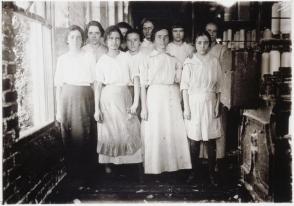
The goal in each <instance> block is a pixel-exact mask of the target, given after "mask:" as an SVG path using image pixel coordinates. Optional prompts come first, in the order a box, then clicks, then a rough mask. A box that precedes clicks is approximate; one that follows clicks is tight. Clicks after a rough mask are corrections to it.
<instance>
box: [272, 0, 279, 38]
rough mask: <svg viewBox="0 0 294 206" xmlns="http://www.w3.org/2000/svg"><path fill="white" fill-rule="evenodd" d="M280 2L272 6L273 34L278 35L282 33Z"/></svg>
mask: <svg viewBox="0 0 294 206" xmlns="http://www.w3.org/2000/svg"><path fill="white" fill-rule="evenodd" d="M280 16H281V13H280V4H279V3H274V4H273V6H272V22H271V31H272V33H273V35H278V34H279V33H280Z"/></svg>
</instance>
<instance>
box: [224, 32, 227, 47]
mask: <svg viewBox="0 0 294 206" xmlns="http://www.w3.org/2000/svg"><path fill="white" fill-rule="evenodd" d="M227 43H228V32H227V31H224V32H223V45H227Z"/></svg>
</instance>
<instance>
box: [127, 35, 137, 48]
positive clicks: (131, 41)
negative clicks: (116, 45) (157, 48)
mask: <svg viewBox="0 0 294 206" xmlns="http://www.w3.org/2000/svg"><path fill="white" fill-rule="evenodd" d="M127 46H128V49H129V50H130V51H132V52H135V51H138V49H139V47H140V36H139V35H138V34H137V33H129V34H128V36H127Z"/></svg>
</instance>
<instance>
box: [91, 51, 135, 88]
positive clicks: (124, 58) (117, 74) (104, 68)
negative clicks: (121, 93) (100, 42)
mask: <svg viewBox="0 0 294 206" xmlns="http://www.w3.org/2000/svg"><path fill="white" fill-rule="evenodd" d="M95 71H96V80H97V81H98V82H101V83H103V84H115V85H121V86H127V85H129V84H130V83H131V82H132V79H133V77H134V76H136V75H139V74H135V73H132V72H131V70H130V66H129V58H128V55H127V54H126V53H125V52H122V51H120V52H119V54H118V55H117V56H115V57H110V56H108V55H107V54H104V55H102V56H101V57H100V59H99V60H98V62H97V64H96V66H95Z"/></svg>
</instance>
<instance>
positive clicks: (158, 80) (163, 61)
mask: <svg viewBox="0 0 294 206" xmlns="http://www.w3.org/2000/svg"><path fill="white" fill-rule="evenodd" d="M181 68H182V65H181V63H180V62H179V61H178V60H177V59H176V58H175V57H173V56H171V55H170V54H168V53H165V52H159V51H157V50H153V51H152V52H151V53H150V54H149V55H148V57H147V59H146V61H145V62H144V64H143V70H142V73H141V75H140V81H141V85H152V84H174V83H175V82H179V80H180V75H181V70H182V69H181Z"/></svg>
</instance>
